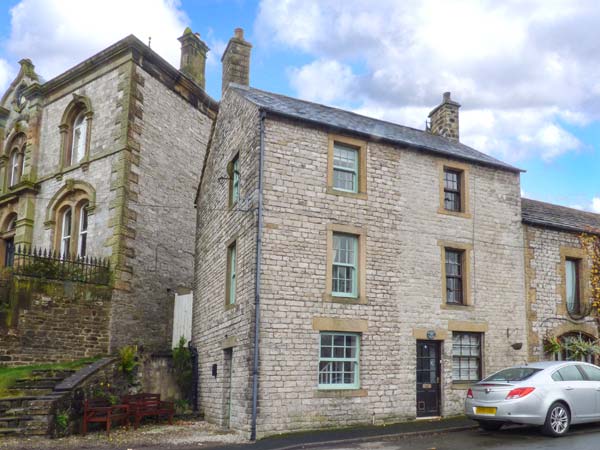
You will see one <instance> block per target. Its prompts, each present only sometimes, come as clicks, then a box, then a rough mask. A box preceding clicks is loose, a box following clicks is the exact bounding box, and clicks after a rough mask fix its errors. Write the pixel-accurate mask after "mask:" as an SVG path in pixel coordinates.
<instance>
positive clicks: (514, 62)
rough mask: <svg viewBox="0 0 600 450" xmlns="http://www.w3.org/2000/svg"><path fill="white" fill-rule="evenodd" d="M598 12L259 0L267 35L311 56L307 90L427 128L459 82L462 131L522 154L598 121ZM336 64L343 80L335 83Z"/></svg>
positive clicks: (553, 154) (298, 86) (532, 2)
mask: <svg viewBox="0 0 600 450" xmlns="http://www.w3.org/2000/svg"><path fill="white" fill-rule="evenodd" d="M599 21H600V9H598V8H597V7H596V5H595V4H594V2H564V1H559V0H529V1H526V2H522V1H516V0H509V1H506V2H495V1H492V0H483V1H478V2H476V1H456V2H448V1H442V0H404V1H402V2H398V1H396V0H379V1H378V2H377V7H373V4H371V3H369V2H364V1H361V0H346V1H344V2H329V1H322V0H321V1H320V0H262V1H261V4H260V7H259V15H258V17H257V20H256V24H255V31H256V34H257V35H258V36H259V39H261V40H262V42H260V41H259V43H260V45H268V44H273V43H274V44H275V45H279V46H282V47H284V48H288V49H293V50H299V51H301V52H304V53H306V54H307V55H308V56H310V57H312V58H313V60H312V61H311V62H308V63H307V64H306V65H304V66H302V67H296V68H293V69H291V70H290V71H289V74H290V83H291V85H292V87H293V88H294V89H295V90H296V93H297V94H298V95H299V96H300V97H303V98H307V99H311V100H315V99H316V100H320V101H327V102H331V103H334V104H337V105H339V106H345V103H347V101H348V98H351V99H352V101H353V102H355V104H356V102H358V104H359V107H358V108H357V109H358V110H359V111H361V112H373V113H375V114H376V115H377V116H378V117H381V118H384V119H388V120H394V121H396V120H399V119H403V120H402V121H401V123H405V124H408V125H411V126H417V127H418V128H421V129H422V128H423V124H424V122H425V119H426V113H427V112H428V111H429V110H430V109H431V108H432V107H433V106H435V105H437V104H438V103H439V102H440V99H441V94H442V92H445V91H452V92H453V97H455V98H456V100H457V101H459V102H460V103H461V104H462V105H463V107H462V109H461V140H462V141H463V142H465V143H466V144H468V145H473V146H476V147H477V148H479V149H481V150H482V151H485V152H487V153H491V154H494V155H496V156H498V157H501V158H503V159H505V160H507V161H510V162H517V161H519V160H523V159H525V158H529V157H541V158H543V159H544V160H546V161H549V160H552V159H555V158H557V157H559V156H560V155H562V154H565V153H567V152H572V151H578V150H579V149H581V148H582V147H583V145H582V143H581V142H580V141H579V140H578V138H577V137H576V136H574V135H573V134H572V133H570V132H569V131H568V130H567V126H566V125H572V126H585V125H588V124H590V123H591V122H593V121H596V120H599V119H600V82H599V81H598V80H599V79H600V60H598V58H597V49H596V45H595V44H594V43H596V42H598V41H600V28H599V27H597V26H595V25H594V24H596V23H598V22H599ZM323 62H327V64H326V65H325V64H324V63H323ZM352 67H360V76H358V75H357V74H356V73H355V72H352ZM341 68H343V70H342V69H341ZM318 69H322V72H320V71H319V70H318ZM356 72H357V71H356ZM336 74H337V75H340V74H341V75H343V77H342V80H343V81H344V82H343V83H340V84H333V85H332V83H331V80H332V78H331V76H332V75H336ZM417 112H423V113H425V114H422V115H420V116H419V117H408V116H409V114H413V113H417Z"/></svg>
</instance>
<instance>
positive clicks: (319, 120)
mask: <svg viewBox="0 0 600 450" xmlns="http://www.w3.org/2000/svg"><path fill="white" fill-rule="evenodd" d="M230 88H232V89H233V90H234V91H235V92H237V93H238V94H240V95H241V96H242V97H244V98H246V99H247V100H249V101H250V102H252V103H254V104H255V105H257V106H259V107H260V108H261V109H264V110H266V111H267V112H270V113H274V114H277V115H281V116H284V117H288V118H292V119H297V120H302V121H305V122H310V123H314V124H319V125H325V126H327V127H332V128H335V129H338V130H347V131H350V132H352V133H356V134H360V135H363V136H366V137H368V138H370V139H379V140H385V141H388V142H390V143H393V144H401V145H408V146H410V147H412V148H415V149H419V150H422V151H425V152H430V153H435V154H439V155H443V156H445V157H448V158H453V159H460V160H464V161H468V162H475V163H479V164H483V165H486V166H492V167H497V168H500V169H504V170H508V171H511V172H522V170H521V169H518V168H516V167H513V166H511V165H509V164H506V163H503V162H502V161H499V160H497V159H496V158H492V157H491V156H489V155H486V154H485V153H482V152H480V151H477V150H475V149H474V148H471V147H469V146H467V145H464V144H461V143H459V142H455V141H452V140H450V139H447V138H445V137H441V136H436V135H433V134H431V133H428V132H426V131H422V130H417V129H415V128H410V127H405V126H402V125H398V124H395V123H391V122H385V121H383V120H378V119H373V118H371V117H366V116H361V115H359V114H355V113H353V112H350V111H345V110H343V109H338V108H332V107H330V106H325V105H320V104H318V103H312V102H307V101H304V100H299V99H297V98H292V97H286V96H284V95H280V94H274V93H272V92H266V91H261V90H259V89H255V88H251V87H248V86H242V85H239V84H231V85H230Z"/></svg>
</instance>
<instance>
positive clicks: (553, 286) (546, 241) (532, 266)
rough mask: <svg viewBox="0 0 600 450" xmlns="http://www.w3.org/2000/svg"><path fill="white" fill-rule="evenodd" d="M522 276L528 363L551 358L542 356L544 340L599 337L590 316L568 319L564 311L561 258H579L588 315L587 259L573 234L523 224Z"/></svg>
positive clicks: (562, 264) (562, 260) (583, 297)
mask: <svg viewBox="0 0 600 450" xmlns="http://www.w3.org/2000/svg"><path fill="white" fill-rule="evenodd" d="M524 228H525V274H526V286H527V322H528V335H529V336H528V345H529V349H528V356H529V360H531V361H539V360H543V359H546V358H548V357H550V355H546V354H545V353H544V339H545V338H547V337H559V336H561V335H563V334H565V333H570V332H582V333H585V334H587V335H590V336H594V337H598V327H597V325H596V321H595V319H594V318H592V317H591V315H590V314H585V315H584V316H583V317H577V318H573V317H571V316H570V315H569V314H568V312H567V308H566V303H565V297H564V288H565V279H564V258H565V255H566V254H569V256H577V257H580V258H582V261H581V265H580V275H581V276H582V281H583V283H584V286H583V287H584V289H583V290H582V292H583V293H584V295H583V296H582V298H581V301H582V306H583V309H584V310H586V311H587V312H588V313H589V307H590V302H591V295H590V291H589V277H588V276H587V272H588V270H589V260H588V258H587V256H586V255H585V253H584V251H583V250H582V249H581V245H580V242H579V238H578V237H577V234H576V233H570V232H566V231H558V230H552V229H549V228H541V227H536V226H530V225H525V226H524Z"/></svg>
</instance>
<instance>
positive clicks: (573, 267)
mask: <svg viewBox="0 0 600 450" xmlns="http://www.w3.org/2000/svg"><path fill="white" fill-rule="evenodd" d="M565 281H566V287H565V289H566V295H567V297H566V298H567V311H568V312H569V314H571V315H574V316H578V315H580V314H581V299H580V297H579V260H578V259H568V258H567V259H566V260H565Z"/></svg>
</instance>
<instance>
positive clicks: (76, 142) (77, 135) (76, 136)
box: [70, 111, 87, 164]
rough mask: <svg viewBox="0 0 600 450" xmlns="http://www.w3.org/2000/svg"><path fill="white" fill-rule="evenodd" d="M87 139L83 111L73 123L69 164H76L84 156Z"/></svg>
mask: <svg viewBox="0 0 600 450" xmlns="http://www.w3.org/2000/svg"><path fill="white" fill-rule="evenodd" d="M86 139H87V120H86V118H85V111H81V112H80V113H79V114H78V115H77V117H76V118H75V121H74V122H73V136H72V142H73V146H72V150H71V155H72V156H71V159H72V161H70V164H76V163H78V162H81V160H83V157H84V156H85V144H86Z"/></svg>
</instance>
